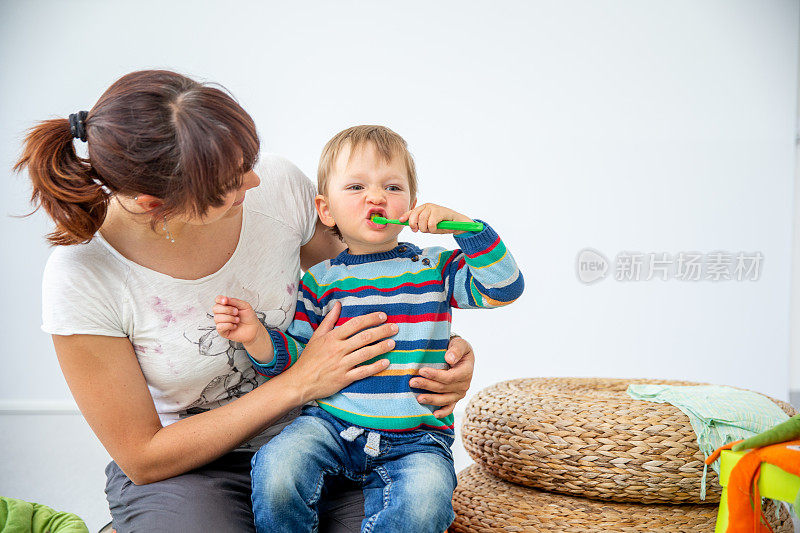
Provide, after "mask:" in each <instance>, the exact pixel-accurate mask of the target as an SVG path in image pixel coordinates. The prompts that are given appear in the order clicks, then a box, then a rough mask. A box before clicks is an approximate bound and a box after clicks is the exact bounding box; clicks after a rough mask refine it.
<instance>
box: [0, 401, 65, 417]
mask: <svg viewBox="0 0 800 533" xmlns="http://www.w3.org/2000/svg"><path fill="white" fill-rule="evenodd" d="M77 414H80V411H79V410H78V406H77V405H76V404H75V402H74V401H72V400H0V415H77Z"/></svg>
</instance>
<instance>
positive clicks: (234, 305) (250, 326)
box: [212, 296, 264, 344]
mask: <svg viewBox="0 0 800 533" xmlns="http://www.w3.org/2000/svg"><path fill="white" fill-rule="evenodd" d="M214 301H215V302H216V305H214V307H213V308H212V311H214V323H215V324H216V325H217V332H218V333H219V334H220V335H221V336H223V337H225V338H226V339H228V340H232V341H234V342H241V343H242V344H251V343H252V342H253V341H255V340H256V338H258V335H259V333H260V331H261V330H262V329H264V325H263V324H261V322H260V321H259V320H258V317H257V316H256V312H255V311H253V308H252V307H250V304H249V303H247V302H245V301H244V300H237V299H236V298H228V297H227V296H217V297H216V299H215V300H214Z"/></svg>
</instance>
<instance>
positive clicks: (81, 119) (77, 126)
mask: <svg viewBox="0 0 800 533" xmlns="http://www.w3.org/2000/svg"><path fill="white" fill-rule="evenodd" d="M87 116H89V112H88V111H78V112H77V113H73V114H71V115H70V116H69V132H70V133H71V134H72V137H73V138H75V139H80V140H82V141H83V142H86V117H87Z"/></svg>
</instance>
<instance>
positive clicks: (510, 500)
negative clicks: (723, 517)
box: [448, 465, 793, 533]
mask: <svg viewBox="0 0 800 533" xmlns="http://www.w3.org/2000/svg"><path fill="white" fill-rule="evenodd" d="M771 505H772V504H771V503H770V504H769V506H768V507H767V509H765V513H766V515H767V518H768V519H769V521H770V524H771V525H772V527H773V530H774V531H775V533H791V532H792V531H793V529H792V523H791V520H790V519H789V515H788V513H787V512H786V511H785V510H783V512H782V514H781V518H780V519H776V518H775V508H774V507H772V506H771ZM453 509H454V510H455V512H456V519H455V522H453V524H452V525H451V526H450V528H449V530H448V531H451V532H463V533H473V532H483V531H487V532H488V531H506V532H510V531H514V532H517V531H519V532H522V531H530V532H536V531H559V532H563V533H573V532H574V533H585V532H587V531H588V532H591V531H598V532H599V531H602V532H624V533H628V532H640V531H658V532H663V533H670V532H675V533H687V532H689V531H698V532H700V531H708V532H711V531H714V524H715V522H716V518H717V507H716V506H714V505H666V504H658V505H644V504H638V503H612V502H598V501H594V500H589V499H586V498H577V497H575V496H564V495H562V494H553V493H549V492H542V491H539V490H536V489H531V488H528V487H521V486H519V485H515V484H513V483H509V482H507V481H504V480H502V479H498V478H496V477H495V476H493V475H491V474H490V473H488V472H487V471H485V470H483V469H482V468H480V467H478V466H477V465H472V466H469V467H467V468H466V469H464V470H462V471H461V473H459V474H458V487H456V491H455V494H453Z"/></svg>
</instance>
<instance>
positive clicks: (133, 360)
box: [15, 71, 473, 533]
mask: <svg viewBox="0 0 800 533" xmlns="http://www.w3.org/2000/svg"><path fill="white" fill-rule="evenodd" d="M75 138H77V139H80V140H81V141H85V142H87V148H88V158H87V159H82V158H79V157H78V156H77V155H76V153H75V149H74V147H73V140H74V139H75ZM258 154H259V141H258V137H257V134H256V131H255V126H254V124H253V121H252V119H251V118H250V116H249V115H248V114H247V113H246V112H245V111H244V110H243V109H242V108H241V107H240V106H239V105H238V104H237V103H236V102H235V101H234V100H233V99H232V98H231V97H230V96H229V95H227V94H226V93H224V92H223V91H221V90H219V89H217V88H213V87H208V86H203V85H201V84H199V83H197V82H194V81H193V80H190V79H188V78H186V77H184V76H181V75H179V74H175V73H173V72H167V71H142V72H134V73H131V74H128V75H126V76H124V77H122V78H121V79H119V80H118V81H117V82H115V83H114V84H113V85H112V86H111V87H110V88H109V89H108V90H107V91H106V92H105V93H104V94H103V95H102V96H101V97H100V99H99V101H98V102H97V104H96V105H95V106H94V107H93V108H92V110H91V111H90V112H88V113H87V112H80V113H78V114H75V115H71V116H70V119H69V120H65V119H56V120H49V121H45V122H42V123H40V124H39V125H37V126H36V127H34V128H33V129H32V130H31V131H30V133H29V134H28V136H27V138H26V141H25V149H24V152H23V155H22V157H21V158H20V160H19V162H18V163H17V165H16V167H15V168H16V170H21V169H24V168H27V170H28V172H29V174H30V177H31V180H32V182H33V196H32V200H33V201H34V202H35V203H38V204H40V205H41V206H43V207H44V208H45V210H46V211H47V212H48V214H49V215H50V216H51V217H52V218H53V220H54V221H55V223H56V230H55V231H54V232H53V233H52V234H50V235H49V239H50V241H51V242H52V243H53V244H56V245H58V247H57V248H56V249H55V250H54V251H53V253H52V254H51V256H50V258H49V260H48V263H47V267H46V269H45V275H44V281H43V309H44V312H43V315H44V317H43V322H44V324H43V326H42V327H43V329H44V330H45V331H47V332H49V333H51V334H52V335H53V343H54V345H55V349H56V353H57V355H58V360H59V363H60V365H61V368H62V371H63V373H64V376H65V378H66V380H67V383H68V384H69V387H70V390H71V391H72V394H73V396H74V397H75V400H76V402H77V404H78V406H79V408H80V410H81V412H82V413H83V415H84V417H85V418H86V420H87V421H88V422H89V425H90V426H91V427H92V429H93V431H94V432H95V434H96V435H97V437H98V438H99V439H100V441H101V442H102V443H103V445H104V446H105V448H106V449H107V450H108V452H109V453H110V454H111V457H112V458H113V459H114V460H113V461H112V462H111V463H110V464H109V465H108V467H107V468H106V475H107V485H106V494H107V497H108V501H109V505H110V508H111V514H112V517H113V521H114V526H115V527H116V529H117V530H118V531H119V532H120V533H121V532H124V531H182V530H191V531H193V530H198V531H220V532H224V531H250V530H252V529H253V521H252V513H251V510H250V466H249V463H250V458H251V456H252V453H253V451H255V450H256V449H258V447H259V446H260V445H261V444H262V443H263V442H265V440H266V439H268V438H269V437H270V436H272V435H275V434H276V433H277V432H278V431H280V429H281V428H282V427H283V426H284V425H286V423H288V421H289V420H291V419H292V418H293V417H294V416H296V414H297V412H298V410H299V408H300V407H301V406H302V405H303V404H305V403H307V402H309V401H311V400H313V399H315V398H321V397H324V396H328V395H330V394H332V393H334V392H336V391H338V390H339V389H341V388H343V387H344V386H346V385H348V384H350V383H352V382H353V381H355V380H358V379H361V378H363V377H366V376H369V375H372V374H374V373H376V372H379V371H380V370H381V369H383V368H385V367H386V364H387V361H385V360H383V359H380V360H378V361H376V362H373V363H371V364H369V365H364V366H359V365H360V364H361V363H364V362H365V361H367V360H369V359H373V358H375V357H376V356H379V355H381V354H383V353H386V352H387V351H389V350H390V349H391V346H390V344H389V343H390V341H389V340H388V338H390V337H391V336H392V335H393V334H394V331H395V328H394V327H393V325H391V324H385V323H384V321H385V318H386V317H385V315H384V314H382V313H374V314H371V315H367V316H363V317H359V318H357V319H354V320H351V321H349V322H347V323H345V324H344V325H342V326H341V327H339V328H336V329H335V330H334V329H333V326H334V324H335V323H336V320H337V318H338V311H339V309H338V308H336V309H334V311H332V312H331V313H330V314H329V315H328V316H327V317H326V319H325V321H324V322H323V324H322V325H321V326H320V328H319V329H318V330H317V332H316V334H315V335H314V337H313V338H312V339H311V342H309V344H308V347H307V348H306V350H305V351H304V352H303V355H302V357H301V358H300V359H299V361H298V362H297V363H296V364H295V365H294V366H293V367H292V368H290V369H289V370H287V371H286V372H285V373H283V374H281V375H280V376H279V377H277V378H274V379H272V380H270V381H269V382H267V383H263V379H261V378H260V377H259V376H257V375H256V374H255V372H254V371H253V369H252V367H251V366H250V364H249V362H248V360H247V356H246V354H245V352H244V350H242V349H241V346H240V345H237V344H236V343H231V342H229V341H227V340H226V339H224V338H222V337H220V336H219V335H218V334H217V332H216V329H215V325H214V321H213V316H212V315H211V314H210V313H209V311H210V309H211V307H212V306H213V302H214V296H215V295H217V294H221V293H224V294H231V295H233V296H236V295H240V297H241V298H243V299H247V300H248V301H250V302H253V303H254V307H256V309H257V311H258V313H259V316H260V317H261V319H262V321H263V322H264V323H265V324H266V325H268V326H271V327H279V328H281V329H285V328H286V327H287V326H288V324H289V322H290V321H291V319H292V315H293V312H294V302H295V298H296V292H297V280H298V274H299V269H300V267H301V266H302V267H304V268H307V267H309V266H310V265H312V264H314V263H317V262H319V261H321V260H323V259H326V258H330V257H333V256H335V255H336V254H338V253H339V252H340V251H341V249H342V244H341V243H340V242H339V241H337V240H336V239H335V238H334V237H333V236H332V235H331V234H330V233H328V232H327V231H325V229H324V226H321V225H320V224H318V223H317V220H316V215H315V213H314V208H313V198H314V194H315V191H314V187H313V185H312V184H311V182H310V181H309V180H308V179H307V178H306V177H305V176H304V175H303V174H302V173H301V172H300V171H299V170H298V169H297V168H296V167H295V166H293V165H292V164H291V163H289V162H288V161H286V160H284V159H281V158H278V157H275V156H268V157H263V158H262V160H261V161H260V162H259V163H258V166H256V161H257V159H258ZM259 183H260V185H259ZM379 341H380V342H379ZM449 352H450V353H449V354H448V360H449V361H450V362H451V365H452V368H451V369H449V370H434V369H429V368H428V369H423V370H422V371H421V372H420V373H421V374H422V376H423V377H416V378H414V380H413V381H412V385H413V386H415V387H420V388H423V389H426V390H429V391H431V394H427V395H423V396H421V397H420V398H419V401H420V402H421V403H427V404H433V405H438V406H442V408H441V409H439V410H438V411H437V412H436V414H437V416H445V415H447V414H449V413H451V412H452V410H453V408H454V406H455V402H456V401H457V400H459V399H461V398H463V396H464V395H465V393H466V390H467V388H468V387H469V382H470V380H471V378H472V365H473V356H472V353H471V350H470V348H469V345H468V344H467V343H465V342H464V341H462V340H460V339H454V340H452V341H451V345H450V348H449ZM259 385H260V386H259ZM325 490H326V491H327V492H326V494H327V497H326V498H325V499H324V502H325V505H324V508H323V509H321V514H322V525H323V527H322V529H323V530H327V531H358V529H359V526H360V522H361V520H362V519H363V516H364V515H363V499H362V496H361V494H360V491H358V490H354V489H352V488H350V487H347V486H346V483H344V482H343V481H342V480H335V479H334V480H330V484H328V485H326V487H325Z"/></svg>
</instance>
